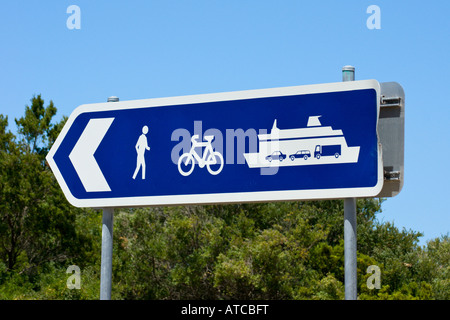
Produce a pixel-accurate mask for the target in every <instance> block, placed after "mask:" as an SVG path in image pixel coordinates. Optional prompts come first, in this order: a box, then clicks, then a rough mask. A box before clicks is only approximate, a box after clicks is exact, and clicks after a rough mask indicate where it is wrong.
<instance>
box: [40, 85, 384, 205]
mask: <svg viewBox="0 0 450 320" xmlns="http://www.w3.org/2000/svg"><path fill="white" fill-rule="evenodd" d="M363 89H374V90H375V91H376V96H377V130H378V118H379V113H380V91H381V89H380V84H379V82H378V81H376V80H358V81H347V82H334V83H325V84H313V85H304V86H292V87H281V88H270V89H257V90H246V91H233V92H222V93H211V94H201V95H189V96H178V97H169V98H153V99H143V100H131V101H119V102H114V103H112V102H103V103H94V104H84V105H81V106H79V107H78V108H76V109H75V110H74V111H73V112H72V114H71V115H70V117H69V119H68V120H67V122H66V124H65V125H64V127H63V129H62V130H61V133H60V134H59V136H58V138H57V139H56V141H55V143H54V144H53V146H52V148H51V149H50V152H49V153H48V155H47V157H46V160H47V162H48V164H49V166H50V168H51V169H52V171H53V173H54V175H55V177H56V179H57V181H58V183H59V184H60V186H61V189H62V190H63V193H64V195H65V196H66V198H67V200H68V201H69V203H70V204H72V205H73V206H75V207H91V208H105V207H146V206H149V207H150V206H170V205H191V204H215V203H239V202H270V201H290V200H319V199H320V200H326V199H344V198H361V197H375V196H377V195H378V194H379V193H380V192H381V189H382V188H383V183H384V175H383V157H382V153H381V150H382V148H381V144H380V140H379V137H378V132H377V139H378V170H377V183H376V185H375V186H373V187H367V188H335V189H319V190H282V191H249V192H236V193H210V194H189V195H170V196H145V197H121V198H98V199H78V198H76V197H75V196H73V194H72V193H71V192H70V189H69V188H68V186H67V184H66V182H65V180H64V178H63V176H62V174H61V172H60V171H59V169H58V167H57V165H56V163H55V161H54V159H53V157H54V155H55V153H56V151H57V150H58V148H59V146H60V145H61V143H62V141H63V140H64V138H65V136H66V134H67V132H68V131H69V129H70V127H71V126H72V124H73V122H74V121H75V119H76V118H77V117H78V116H79V115H81V114H82V113H86V112H103V111H114V110H126V109H137V108H148V107H164V106H176V105H186V104H197V103H207V102H219V101H236V100H246V99H255V98H267V97H281V96H292V95H302V94H314V93H328V92H342V91H354V90H363Z"/></svg>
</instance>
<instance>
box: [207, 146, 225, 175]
mask: <svg viewBox="0 0 450 320" xmlns="http://www.w3.org/2000/svg"><path fill="white" fill-rule="evenodd" d="M223 164H224V162H223V156H222V155H221V154H220V153H219V152H217V151H215V152H213V154H212V155H211V156H210V158H209V161H208V162H207V164H206V168H207V169H208V172H209V173H211V174H212V175H216V174H219V173H220V172H221V171H222V169H223Z"/></svg>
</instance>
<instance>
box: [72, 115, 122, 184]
mask: <svg viewBox="0 0 450 320" xmlns="http://www.w3.org/2000/svg"><path fill="white" fill-rule="evenodd" d="M113 121H114V118H102V119H91V120H89V122H88V124H87V126H86V128H84V131H83V133H82V134H81V137H80V139H78V141H77V143H76V144H75V147H74V148H73V150H72V152H71V153H70V155H69V159H70V161H72V164H73V166H74V168H75V171H76V172H77V174H78V177H80V180H81V183H82V184H83V186H84V188H85V189H86V191H87V192H96V191H97V192H98V191H111V188H110V187H109V185H108V182H106V179H105V177H104V176H103V173H102V171H101V170H100V167H99V166H98V163H97V161H96V160H95V158H94V153H95V151H96V150H97V148H98V146H99V145H100V142H102V140H103V137H104V136H105V134H106V132H107V131H108V129H109V127H110V126H111V124H112V122H113Z"/></svg>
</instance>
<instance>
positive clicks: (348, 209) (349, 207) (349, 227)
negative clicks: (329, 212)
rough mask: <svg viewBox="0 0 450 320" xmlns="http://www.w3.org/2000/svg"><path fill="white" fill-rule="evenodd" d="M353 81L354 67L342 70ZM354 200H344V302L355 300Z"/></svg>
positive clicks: (346, 79)
mask: <svg viewBox="0 0 450 320" xmlns="http://www.w3.org/2000/svg"><path fill="white" fill-rule="evenodd" d="M354 80H355V67H353V66H344V67H343V68H342V81H354ZM356 239H357V238H356V198H348V199H344V261H345V262H344V264H345V269H344V270H345V280H344V282H345V300H356V299H357V272H356V271H357V264H356V261H357V260H356V250H357V249H356Z"/></svg>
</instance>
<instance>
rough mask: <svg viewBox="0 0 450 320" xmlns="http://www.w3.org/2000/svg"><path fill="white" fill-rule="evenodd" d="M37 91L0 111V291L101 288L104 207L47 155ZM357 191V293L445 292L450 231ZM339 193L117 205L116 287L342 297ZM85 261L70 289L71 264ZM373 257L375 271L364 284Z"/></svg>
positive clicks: (50, 132)
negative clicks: (21, 109) (81, 197)
mask: <svg viewBox="0 0 450 320" xmlns="http://www.w3.org/2000/svg"><path fill="white" fill-rule="evenodd" d="M56 112H57V110H56V107H55V106H54V104H53V102H52V101H50V103H49V104H48V105H47V106H45V103H44V100H43V99H42V98H41V96H40V95H38V96H34V97H33V98H32V99H31V105H30V106H26V108H25V114H24V116H23V117H21V118H19V119H15V124H16V125H17V134H14V133H12V132H11V131H10V130H8V118H7V117H6V116H4V115H1V114H0V173H1V174H0V298H1V299H98V298H99V282H100V280H99V279H100V274H99V273H100V250H101V214H100V212H99V211H96V210H91V209H84V210H82V209H77V208H74V207H72V206H71V205H70V204H69V203H68V202H67V201H66V199H65V198H64V195H63V194H62V192H61V190H60V187H59V186H58V184H57V182H56V180H55V178H54V176H53V174H52V173H51V171H50V169H49V167H48V166H47V164H46V162H45V156H46V154H47V153H48V151H49V150H50V147H51V145H52V144H53V143H54V141H55V140H56V137H57V136H58V133H59V132H60V130H61V129H62V127H63V125H64V123H65V121H66V118H65V117H63V118H62V120H61V121H60V122H58V123H54V116H55V115H56ZM383 201H384V200H383V199H358V201H357V235H358V239H357V243H358V254H357V268H358V270H357V274H358V295H359V296H358V298H359V299H382V300H388V299H396V300H399V299H408V300H410V299H442V300H448V299H450V281H449V279H450V267H449V266H450V239H449V237H448V235H447V236H442V237H440V238H436V239H434V240H432V241H430V242H428V243H427V245H426V246H423V247H420V246H419V245H418V240H419V238H420V237H421V236H422V234H421V233H420V232H416V231H412V230H405V229H403V230H399V229H398V228H397V227H396V226H395V225H394V224H393V223H391V222H380V221H378V220H377V214H378V213H379V212H381V208H382V204H383ZM343 210H344V208H343V201H342V200H328V201H292V202H274V203H252V204H229V205H208V206H183V207H158V208H134V209H116V210H115V216H114V254H113V291H112V294H113V296H112V298H114V299H313V300H341V299H344V243H343V238H344V235H343V223H344V218H343V216H344V214H343ZM72 264H75V265H78V266H79V267H80V269H81V289H79V290H78V289H72V290H71V289H69V288H68V287H67V279H68V277H69V274H67V273H66V270H67V268H68V267H69V266H70V265H72ZM369 266H377V267H378V268H379V269H380V272H381V279H380V284H381V286H380V288H379V289H373V288H369V286H368V281H370V280H371V275H372V274H371V273H368V272H367V270H368V267H369Z"/></svg>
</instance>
